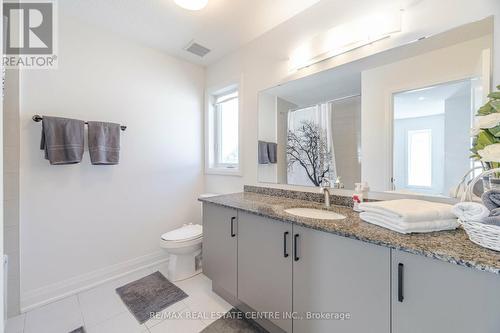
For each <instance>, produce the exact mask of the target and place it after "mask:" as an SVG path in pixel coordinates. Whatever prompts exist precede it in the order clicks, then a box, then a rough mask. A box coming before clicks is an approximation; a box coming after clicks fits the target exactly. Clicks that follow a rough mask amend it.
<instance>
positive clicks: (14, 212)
mask: <svg viewBox="0 0 500 333" xmlns="http://www.w3.org/2000/svg"><path fill="white" fill-rule="evenodd" d="M5 74H6V75H5V87H4V89H5V90H4V99H3V122H4V124H3V128H4V135H3V139H4V141H3V149H4V157H3V162H4V169H3V170H4V172H3V181H4V200H3V203H4V212H3V218H4V227H3V231H4V238H3V239H4V241H5V243H4V248H3V250H4V253H5V254H6V255H8V261H9V264H8V268H7V270H8V275H7V290H6V291H7V316H8V317H12V316H15V315H17V314H19V283H20V274H19V254H20V252H19V250H20V249H19V147H20V143H19V131H20V127H19V70H17V69H8V70H7V71H6V73H5Z"/></svg>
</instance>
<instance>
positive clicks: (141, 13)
mask: <svg viewBox="0 0 500 333" xmlns="http://www.w3.org/2000/svg"><path fill="white" fill-rule="evenodd" d="M319 1H320V0H209V2H208V5H207V7H205V8H204V9H203V10H200V11H189V10H185V9H182V8H180V7H178V6H177V5H176V4H175V3H174V0H64V1H59V2H58V6H59V12H60V13H61V14H62V15H66V14H68V15H71V16H74V17H78V18H79V19H81V20H82V21H84V22H87V23H90V24H93V25H96V26H99V27H103V28H106V29H110V30H113V31H115V32H117V33H119V34H122V35H124V36H127V37H129V38H132V39H133V40H136V41H137V42H140V43H142V44H144V45H147V46H150V47H154V48H157V49H160V50H163V51H166V52H167V53H169V54H171V55H174V56H176V57H180V58H183V59H185V60H188V61H191V62H194V63H198V64H203V65H208V64H211V63H213V62H214V61H216V60H217V59H219V58H221V57H222V56H224V55H226V54H227V53H230V52H231V51H234V50H236V49H237V48H238V47H239V46H241V45H243V44H245V43H248V42H249V41H251V40H253V39H255V38H257V37H258V36H260V35H262V34H264V33H265V32H267V31H269V30H271V29H272V28H274V27H275V26H277V25H278V24H280V23H282V22H284V21H286V20H288V19H289V18H291V17H293V16H294V15H296V14H297V13H299V12H301V11H303V10H304V9H306V8H308V7H310V6H312V5H314V4H315V3H317V2H319ZM192 39H194V40H195V41H197V42H198V43H200V44H202V45H204V46H206V47H208V48H209V49H211V50H212V52H210V53H209V54H208V55H206V56H205V57H204V58H199V57H196V56H194V55H191V54H190V53H187V52H186V51H184V50H183V48H184V47H185V46H186V45H187V44H188V43H189V42H190V41H191V40H192Z"/></svg>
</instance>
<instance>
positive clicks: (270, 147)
mask: <svg viewBox="0 0 500 333" xmlns="http://www.w3.org/2000/svg"><path fill="white" fill-rule="evenodd" d="M267 153H268V156H269V163H273V164H275V163H277V162H278V144H276V143H274V142H268V143H267Z"/></svg>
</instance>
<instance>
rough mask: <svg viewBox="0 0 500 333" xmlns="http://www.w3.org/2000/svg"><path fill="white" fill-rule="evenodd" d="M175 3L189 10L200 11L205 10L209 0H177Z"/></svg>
mask: <svg viewBox="0 0 500 333" xmlns="http://www.w3.org/2000/svg"><path fill="white" fill-rule="evenodd" d="M175 3H176V4H177V5H178V6H180V7H182V8H184V9H187V10H200V9H203V8H205V6H206V5H207V3H208V0H175Z"/></svg>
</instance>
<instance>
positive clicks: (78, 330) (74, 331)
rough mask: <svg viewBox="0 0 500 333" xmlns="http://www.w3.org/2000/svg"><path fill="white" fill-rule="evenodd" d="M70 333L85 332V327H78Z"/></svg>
mask: <svg viewBox="0 0 500 333" xmlns="http://www.w3.org/2000/svg"><path fill="white" fill-rule="evenodd" d="M69 333H85V329H84V328H83V327H78V328H77V329H76V330H73V331H71V332H69Z"/></svg>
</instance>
